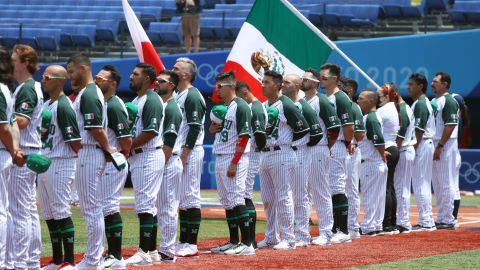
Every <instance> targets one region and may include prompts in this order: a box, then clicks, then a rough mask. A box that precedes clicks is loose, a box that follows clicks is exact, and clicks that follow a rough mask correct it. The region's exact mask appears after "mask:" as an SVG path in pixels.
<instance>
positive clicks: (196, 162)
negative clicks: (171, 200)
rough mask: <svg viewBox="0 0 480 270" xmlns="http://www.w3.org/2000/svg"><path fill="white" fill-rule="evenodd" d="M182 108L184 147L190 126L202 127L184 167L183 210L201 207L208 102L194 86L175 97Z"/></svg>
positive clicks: (181, 137)
mask: <svg viewBox="0 0 480 270" xmlns="http://www.w3.org/2000/svg"><path fill="white" fill-rule="evenodd" d="M175 99H176V101H177V103H178V105H179V106H180V109H181V110H182V124H181V125H180V130H179V132H178V138H177V140H179V142H180V144H181V146H182V147H185V146H186V143H187V134H188V132H189V129H190V128H193V127H194V126H199V127H200V134H199V135H198V137H197V140H196V142H195V145H189V146H188V147H189V148H192V151H191V152H190V155H189V156H188V160H187V167H186V168H184V172H183V175H182V181H181V182H180V206H179V208H180V209H182V210H186V209H189V208H200V177H201V175H202V168H203V157H204V155H205V151H204V150H203V147H202V145H203V138H204V135H205V134H204V127H203V125H204V123H205V109H206V103H205V100H204V99H203V97H202V95H201V94H200V91H198V89H196V88H194V87H192V88H189V89H187V90H185V91H183V92H181V93H178V95H177V96H176V97H175Z"/></svg>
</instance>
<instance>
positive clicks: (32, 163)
mask: <svg viewBox="0 0 480 270" xmlns="http://www.w3.org/2000/svg"><path fill="white" fill-rule="evenodd" d="M26 157H27V167H28V168H29V169H30V170H32V171H34V172H36V173H37V174H40V173H44V172H46V171H47V170H48V168H49V167H50V164H52V160H51V159H50V158H48V157H46V156H44V155H41V154H28V155H26Z"/></svg>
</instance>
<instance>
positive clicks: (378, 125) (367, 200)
mask: <svg viewBox="0 0 480 270" xmlns="http://www.w3.org/2000/svg"><path fill="white" fill-rule="evenodd" d="M363 118H364V121H365V128H366V138H364V139H363V140H362V141H360V142H359V143H358V146H359V147H360V149H361V151H362V160H363V162H362V170H361V175H360V188H361V191H362V194H363V198H362V207H363V211H364V216H363V222H362V224H361V225H360V227H361V229H362V232H363V233H370V232H375V231H381V230H382V227H383V224H382V223H383V215H384V212H385V193H386V188H387V172H388V169H387V164H385V162H384V161H383V159H382V157H381V156H380V152H378V150H377V148H376V147H377V146H381V145H385V141H384V138H383V133H382V119H381V118H380V115H379V114H378V113H377V112H370V113H368V114H367V115H365V116H364V117H363Z"/></svg>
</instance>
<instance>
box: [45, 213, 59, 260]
mask: <svg viewBox="0 0 480 270" xmlns="http://www.w3.org/2000/svg"><path fill="white" fill-rule="evenodd" d="M46 222H47V226H48V231H49V233H50V240H51V242H52V254H53V263H54V264H57V265H59V264H62V262H63V253H62V233H61V229H60V226H59V225H58V222H57V221H56V220H54V219H49V220H46Z"/></svg>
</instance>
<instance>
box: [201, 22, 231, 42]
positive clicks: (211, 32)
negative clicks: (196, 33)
mask: <svg viewBox="0 0 480 270" xmlns="http://www.w3.org/2000/svg"><path fill="white" fill-rule="evenodd" d="M220 28H222V18H216V17H215V18H214V17H200V37H201V38H202V39H208V40H214V39H216V38H217V36H216V35H215V29H220ZM223 33H225V32H223Z"/></svg>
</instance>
